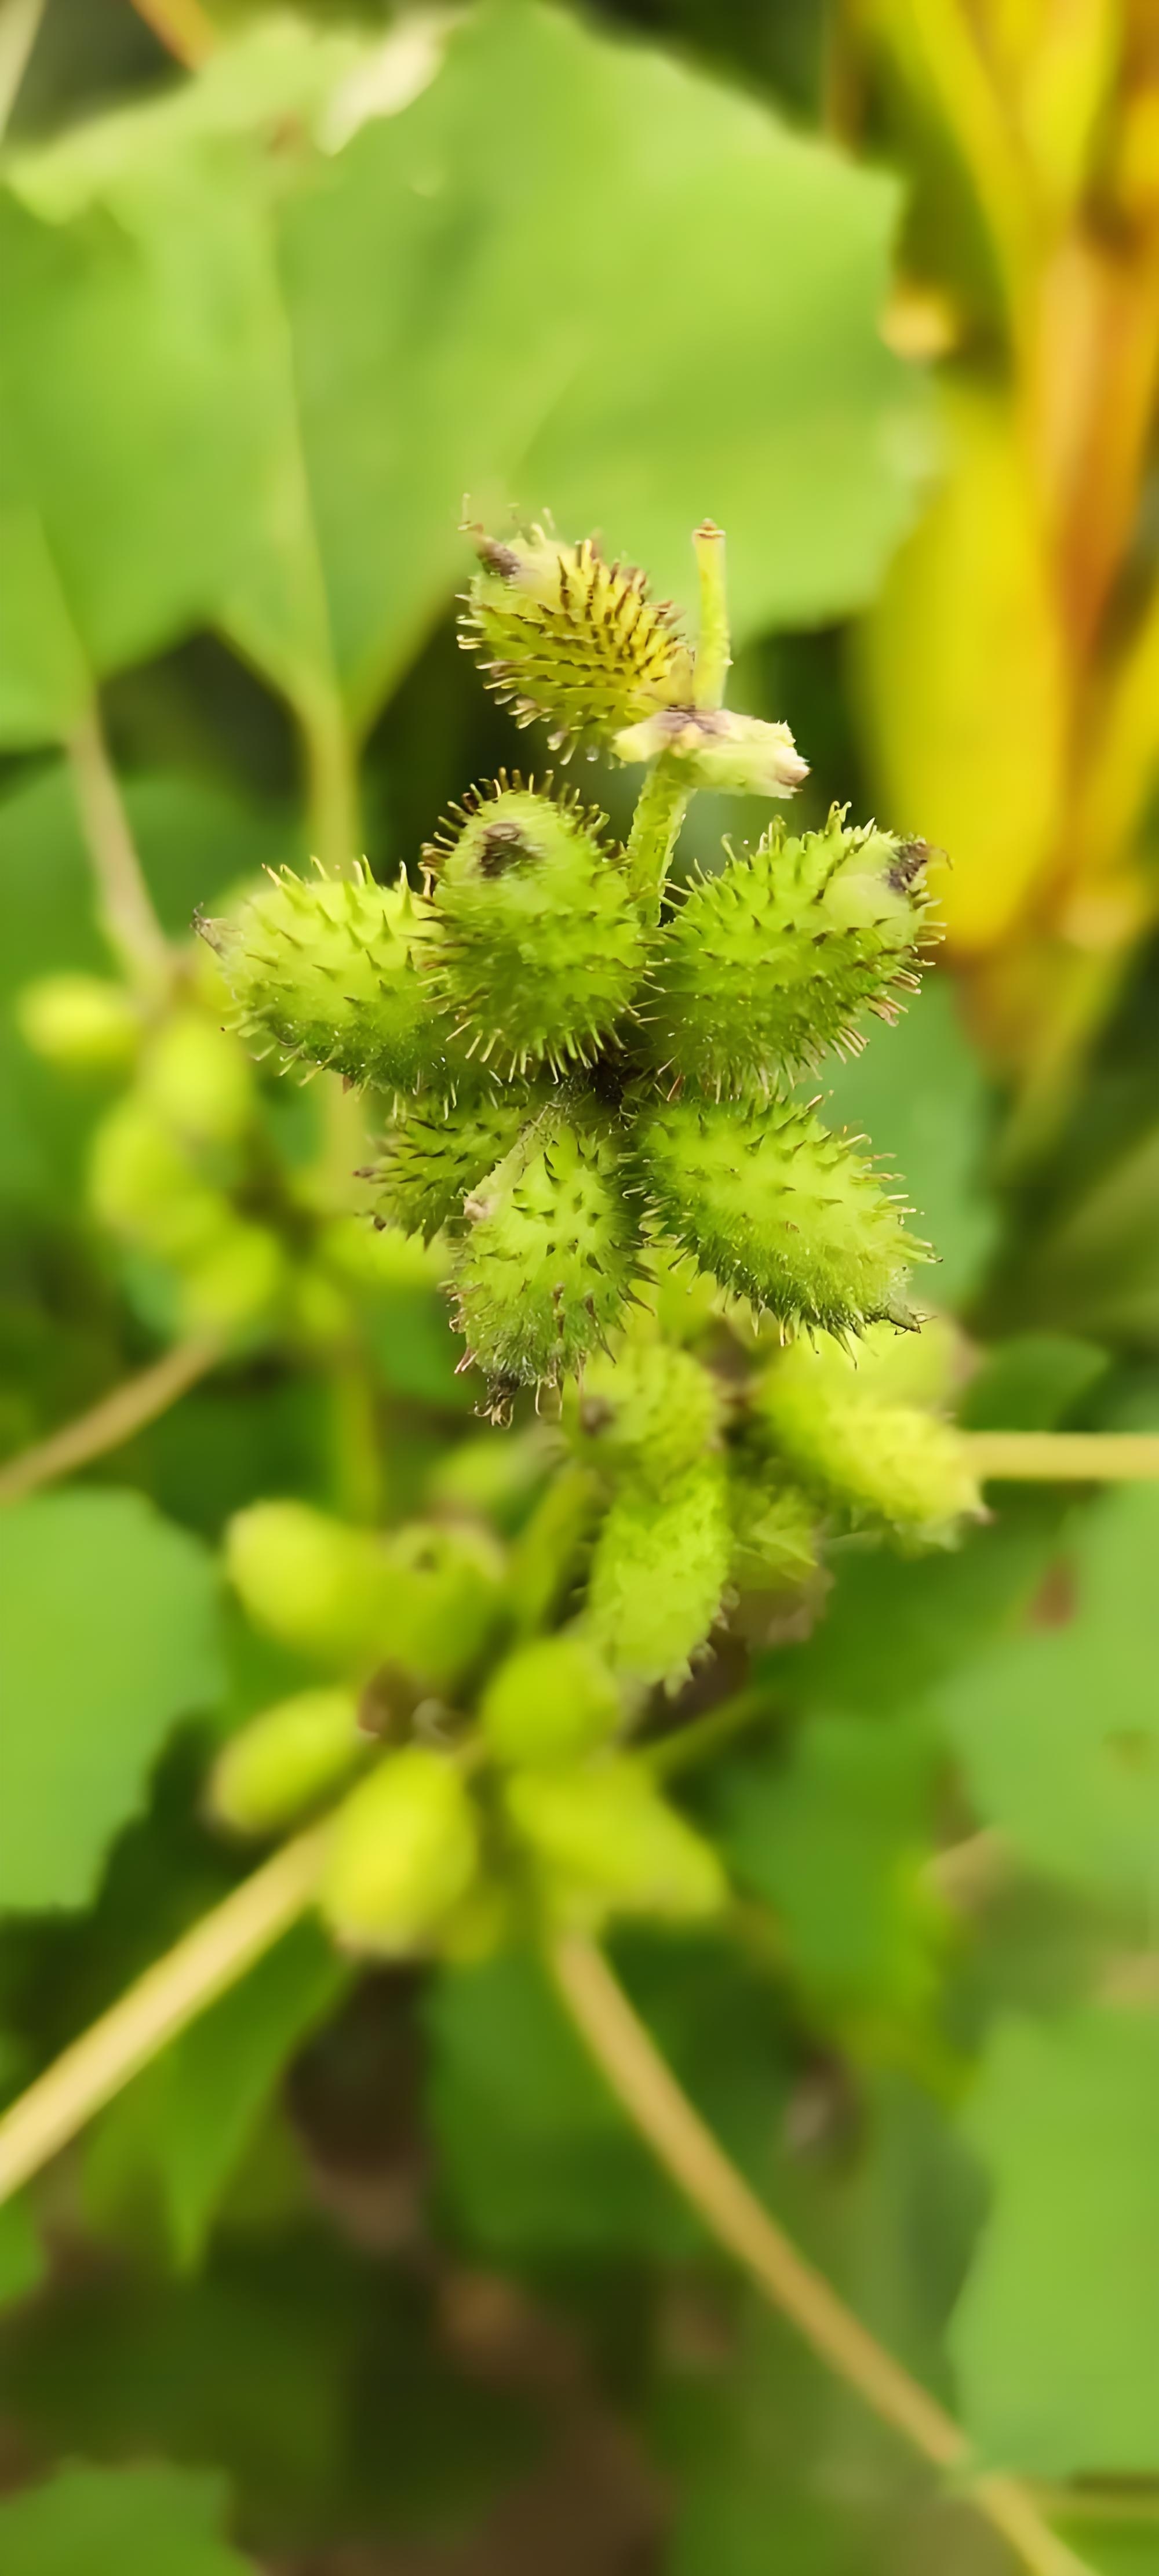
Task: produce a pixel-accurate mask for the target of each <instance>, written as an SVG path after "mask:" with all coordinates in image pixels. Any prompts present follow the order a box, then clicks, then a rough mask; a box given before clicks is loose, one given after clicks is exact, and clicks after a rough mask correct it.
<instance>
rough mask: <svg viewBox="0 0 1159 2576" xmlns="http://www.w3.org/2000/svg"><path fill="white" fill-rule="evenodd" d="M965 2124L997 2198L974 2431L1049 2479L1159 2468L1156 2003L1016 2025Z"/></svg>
mask: <svg viewBox="0 0 1159 2576" xmlns="http://www.w3.org/2000/svg"><path fill="white" fill-rule="evenodd" d="M967 2125H968V2130H969V2134H970V2136H971V2138H972V2139H973V2141H974V2142H975V2144H976V2145H977V2147H978V2148H979V2150H980V2152H981V2154H982V2156H983V2157H984V2159H985V2162H986V2165H987V2167H988V2169H989V2172H990V2176H991V2180H992V2184H993V2203H992V2207H991V2212H990V2217H989V2220H988V2223H987V2225H986V2227H985V2229H984V2231H983V2236H982V2242H981V2245H980V2248H979V2251H978V2254H977V2256H976V2258H975V2262H974V2265H973V2269H972V2271H971V2273H970V2277H969V2280H968V2282H967V2285H966V2288H965V2291H964V2293H963V2296H962V2299H961V2301H960V2303H959V2306H958V2309H957V2312H956V2315H955V2319H954V2325H953V2335H952V2340H953V2350H954V2355H955V2359H956V2361H957V2365H958V2371H959V2376H960V2381H961V2386H962V2391H963V2396H964V2400H965V2410H966V2416H967V2420H968V2423H969V2427H970V2430H971V2432H972V2433H973V2436H974V2438H975V2440H976V2441H977V2442H978V2443H979V2444H980V2446H981V2448H982V2449H983V2451H984V2452H985V2453H986V2454H987V2456H988V2457H989V2458H991V2459H995V2460H1001V2461H1002V2462H1003V2464H1004V2465H1005V2464H1007V2463H1009V2464H1010V2465H1011V2466H1012V2467H1015V2468H1018V2469H1022V2470H1028V2471H1030V2472H1031V2473H1032V2474H1033V2475H1036V2476H1040V2477H1060V2476H1069V2475H1073V2474H1078V2473H1082V2472H1088V2473H1101V2474H1102V2475H1113V2474H1115V2473H1116V2472H1118V2473H1121V2474H1126V2475H1132V2476H1147V2475H1151V2476H1153V2475H1154V2473H1155V2471H1156V2469H1159V2225H1157V2223H1156V2204H1155V2170H1156V2163H1157V2160H1159V2049H1157V2048H1156V2044H1155V2031H1154V2026H1153V2024H1152V2022H1151V2021H1150V2020H1149V2019H1148V2018H1147V2017H1146V2016H1145V2015H1143V2014H1136V2013H1126V2012H1123V2013H1114V2012H1109V2011H1098V2010H1094V2009H1088V2010H1086V2011H1080V2012H1075V2013H1072V2014H1070V2015H1068V2016H1066V2017H1065V2018H1063V2019H1061V2020H1058V2021H1054V2022H1050V2023H1039V2024H1036V2023H1033V2022H1029V2021H1008V2022H1005V2023H1002V2024H1000V2025H999V2027H998V2029H997V2030H996V2031H995V2033H994V2035H993V2038H992V2039H991V2041H990V2044H989V2047H988V2049H987V2053H986V2058H985V2061H984V2065H983V2069H982V2076H981V2083H980V2088H979V2091H978V2093H977V2095H976V2096H975V2098H974V2100H973V2102H972V2104H971V2106H970V2111H969V2115H968V2124H967Z"/></svg>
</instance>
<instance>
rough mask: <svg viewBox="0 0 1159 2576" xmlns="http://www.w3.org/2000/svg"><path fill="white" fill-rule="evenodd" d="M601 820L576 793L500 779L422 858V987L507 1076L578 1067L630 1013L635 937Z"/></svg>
mask: <svg viewBox="0 0 1159 2576" xmlns="http://www.w3.org/2000/svg"><path fill="white" fill-rule="evenodd" d="M603 821H604V817H603V816H602V815H600V814H595V813H586V812H585V810H584V808H583V807H582V806H581V804H580V803H579V800H578V798H575V797H558V798H556V797H552V796H550V795H548V794H547V793H546V792H537V791H536V790H535V788H534V787H524V786H522V785H521V784H519V783H516V784H514V785H512V786H508V785H507V784H506V783H505V782H503V783H500V784H499V785H497V786H496V787H494V788H493V789H491V790H490V791H489V792H485V793H483V794H481V795H478V796H476V797H475V798H474V799H473V800H472V801H471V802H470V803H469V804H468V805H467V806H466V808H461V809H460V820H459V828H458V830H457V831H455V832H454V833H453V834H451V835H449V836H447V837H445V838H444V839H442V840H437V841H434V842H432V843H430V845H429V846H428V848H427V850H426V851H425V852H424V857H425V859H426V861H427V863H428V865H429V868H430V870H431V877H430V901H431V907H432V911H433V914H434V918H435V921H436V923H437V925H438V929H439V933H440V937H439V940H438V943H437V946H436V947H435V949H434V951H433V954H432V962H431V969H430V971H431V977H432V985H433V989H434V990H435V991H436V992H437V994H438V996H439V999H440V1001H441V1002H442V1003H443V1004H444V1005H445V1007H446V1009H447V1012H448V1014H449V1015H451V1017H453V1022H454V1029H453V1034H454V1037H455V1039H456V1040H459V1039H461V1040H462V1042H463V1044H464V1046H465V1048H466V1051H467V1054H468V1056H474V1055H476V1054H478V1056H479V1058H480V1061H481V1062H482V1063H485V1064H490V1063H495V1064H496V1065H498V1066H499V1067H500V1069H501V1070H503V1071H506V1072H508V1073H513V1072H519V1073H525V1072H526V1071H527V1068H528V1066H529V1065H530V1066H532V1067H534V1066H536V1065H539V1064H542V1063H547V1064H548V1065H549V1066H550V1067H551V1068H552V1070H553V1071H555V1072H561V1071H563V1070H565V1069H566V1068H567V1067H568V1066H571V1065H574V1064H583V1065H586V1064H590V1063H591V1062H592V1061H593V1058H594V1055H595V1052H596V1049H597V1047H598V1045H599V1042H600V1040H601V1039H602V1038H604V1037H606V1036H608V1034H609V1033H610V1031H611V1030H612V1028H613V1027H614V1025H615V1023H616V1021H617V1020H618V1019H620V1018H621V1017H622V1016H623V1014H624V1012H625V1011H626V1010H627V1009H628V1008H629V1007H630V1004H631V998H632V994H633V992H634V991H635V988H636V985H637V983H638V981H639V977H640V972H641V968H642V965H643V937H644V935H643V928H642V924H641V922H640V918H639V914H638V912H637V909H636V906H635V904H634V903H633V900H632V894H631V890H630V887H629V885H628V881H627V878H626V877H625V876H624V874H623V872H622V870H621V869H620V868H619V866H618V865H617V862H616V859H615V858H614V857H613V856H612V854H611V853H610V852H609V851H607V850H606V849H604V848H603V846H602V845H601V842H600V840H599V837H598V832H599V827H600V825H601V824H602V822H603Z"/></svg>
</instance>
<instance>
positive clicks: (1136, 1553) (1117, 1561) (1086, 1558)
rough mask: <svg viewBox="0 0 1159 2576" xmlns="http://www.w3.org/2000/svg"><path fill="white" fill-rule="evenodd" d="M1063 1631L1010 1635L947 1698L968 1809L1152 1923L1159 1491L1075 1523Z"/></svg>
mask: <svg viewBox="0 0 1159 2576" xmlns="http://www.w3.org/2000/svg"><path fill="white" fill-rule="evenodd" d="M1066 1538H1067V1544H1066V1573H1067V1580H1068V1581H1069V1584H1070V1585H1071V1586H1072V1587H1073V1603H1072V1602H1071V1601H1070V1600H1069V1599H1068V1597H1067V1594H1066V1592H1065V1590H1064V1591H1063V1593H1062V1595H1061V1597H1060V1601H1059V1605H1058V1615H1059V1617H1060V1619H1061V1624H1056V1625H1053V1626H1046V1627H1041V1628H1038V1629H1036V1630H1033V1631H1031V1632H1030V1633H1027V1634H1023V1635H1021V1636H1015V1637H1011V1638H1009V1639H1008V1640H1007V1641H1005V1642H1004V1643H1001V1644H998V1645H996V1646H995V1647H994V1649H993V1650H992V1651H991V1652H990V1653H989V1654H987V1655H985V1656H983V1657H982V1658H981V1659H980V1660H977V1661H974V1662H973V1663H971V1664H969V1665H966V1666H964V1667H963V1668H962V1670H961V1671H960V1672H958V1673H955V1674H951V1675H949V1676H948V1677H947V1678H946V1680H945V1681H944V1682H943V1683H942V1684H941V1686H940V1688H939V1690H938V1693H937V1707H938V1710H939V1714H940V1716H941V1719H942V1722H943V1724H944V1725H945V1727H946V1730H947V1732H948V1734H949V1736H950V1739H951V1741H952V1743H953V1745H954V1747H955V1750H956V1752H957V1755H958V1758H959V1761H960V1763H961V1766H962V1771H963V1775H964V1779H965V1784H966V1788H967V1791H968V1793H969V1796H970V1799H971V1801H972V1803H973V1805H974V1807H975V1808H976V1810H977V1813H978V1815H979V1816H980V1817H981V1818H982V1819H983V1820H984V1821H985V1822H986V1823H988V1824H994V1825H999V1826H1001V1828H1002V1830H1003V1832H1004V1833H1005V1834H1007V1835H1008V1836H1009V1838H1010V1840H1011V1842H1012V1843H1013V1844H1014V1845H1015V1846H1016V1848H1017V1850H1018V1851H1019V1852H1021V1853H1022V1855H1023V1856H1024V1858H1025V1859H1027V1860H1029V1861H1032V1862H1034V1863H1035V1864H1037V1865H1038V1866H1039V1867H1041V1868H1043V1869H1045V1870H1048V1871H1056V1872H1057V1873H1058V1874H1059V1875H1060V1876H1061V1877H1062V1878H1064V1879H1067V1880H1069V1881H1071V1883H1072V1884H1074V1885H1076V1886H1078V1887H1082V1888H1090V1889H1094V1890H1096V1891H1100V1890H1101V1891H1105V1892H1106V1894H1107V1895H1109V1896H1110V1897H1112V1898H1115V1899H1117V1900H1120V1901H1122V1902H1126V1903H1128V1904H1130V1905H1131V1906H1132V1907H1135V1908H1139V1909H1142V1910H1143V1912H1144V1913H1145V1914H1146V1915H1147V1916H1148V1918H1149V1916H1150V1913H1151V1910H1152V1909H1153V1907H1154V1902H1155V1897H1156V1893H1157V1891H1159V1694H1157V1692H1156V1683H1155V1673H1156V1655H1157V1652H1159V1606H1157V1603H1156V1596H1155V1573H1154V1569H1155V1562H1156V1551H1157V1549H1159V1491H1157V1490H1156V1489H1155V1488H1154V1487H1153V1486H1142V1485H1141V1486H1137V1487H1134V1488H1126V1489H1122V1490H1120V1491H1119V1492H1117V1493H1113V1494H1111V1495H1109V1496H1107V1498H1106V1499H1105V1500H1103V1501H1101V1502H1099V1503H1098V1504H1096V1505H1095V1506H1093V1507H1092V1508H1091V1509H1089V1510H1088V1511H1087V1512H1085V1513H1083V1514H1081V1515H1076V1516H1075V1517H1074V1518H1073V1520H1072V1521H1071V1522H1070V1523H1069V1524H1068V1528H1067V1534H1066Z"/></svg>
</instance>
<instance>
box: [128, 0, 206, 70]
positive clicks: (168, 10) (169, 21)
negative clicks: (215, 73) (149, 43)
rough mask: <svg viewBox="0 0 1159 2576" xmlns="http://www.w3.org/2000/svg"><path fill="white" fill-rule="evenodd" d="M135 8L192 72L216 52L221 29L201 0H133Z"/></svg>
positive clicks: (148, 25)
mask: <svg viewBox="0 0 1159 2576" xmlns="http://www.w3.org/2000/svg"><path fill="white" fill-rule="evenodd" d="M133 7H134V8H135V10H136V12H137V16H138V17H139V18H143V19H144V21H145V24H146V26H147V27H151V28H152V30H153V33H154V35H155V36H156V37H157V38H158V40H159V42H160V43H161V44H163V45H164V47H165V49H166V52H167V53H170V54H173V55H174V56H175V57H176V59H177V61H178V62H179V63H185V64H186V65H187V67H188V69H189V70H190V71H195V70H196V68H197V65H198V63H203V62H205V61H206V59H207V57H208V56H209V55H210V54H211V53H212V51H213V48H214V46H215V45H216V43H217V30H216V28H215V26H214V24H213V20H212V19H211V18H208V17H207V16H206V13H205V11H204V9H203V8H202V6H201V0H133Z"/></svg>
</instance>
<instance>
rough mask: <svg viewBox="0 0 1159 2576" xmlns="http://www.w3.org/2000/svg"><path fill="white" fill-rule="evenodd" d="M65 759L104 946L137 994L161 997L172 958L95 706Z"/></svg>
mask: <svg viewBox="0 0 1159 2576" xmlns="http://www.w3.org/2000/svg"><path fill="white" fill-rule="evenodd" d="M68 760H69V767H70V769H71V771H72V779H73V786H74V788H75V790H76V800H77V805H78V807H79V809H80V818H81V823H82V825H83V828H84V835H85V839H86V841H87V843H88V847H89V854H90V857H91V859H92V863H93V873H94V875H95V877H96V882H97V891H98V896H99V901H100V910H101V917H102V922H103V926H104V930H105V933H106V936H107V938H108V941H109V944H110V946H111V947H112V948H113V950H114V951H115V953H116V955H117V957H118V958H119V960H120V963H121V966H122V968H123V969H124V972H125V974H126V975H127V976H128V977H129V978H130V980H131V982H132V983H133V984H135V985H136V987H137V989H138V990H139V991H142V992H146V993H151V994H156V993H159V992H160V993H163V992H164V991H165V989H166V987H167V986H168V984H169V982H170V980H171V977H172V971H173V959H172V954H171V951H170V948H169V943H168V941H167V939H166V937H165V933H164V931H163V930H162V928H161V924H160V922H159V921H158V919H157V915H156V913H155V911H154V909H153V898H152V896H151V894H150V892H149V889H148V886H147V885H146V883H145V876H144V871H143V869H142V866H141V862H140V859H139V857H138V855H137V848H136V844H135V842H134V840H133V835H132V832H131V831H130V829H129V818H128V815H127V814H126V812H125V806H124V800H123V798H122V795H121V790H120V785H119V783H118V780H117V775H116V771H115V770H114V768H113V765H112V762H111V760H110V759H109V754H108V748H107V745H106V743H105V737H104V734H103V732H102V730H101V720H100V715H99V712H98V710H97V708H96V706H95V705H94V706H92V707H91V708H90V710H89V713H88V714H87V716H86V717H85V719H84V721H83V723H82V724H79V725H78V726H77V729H76V731H75V733H74V734H73V736H72V738H71V741H70V742H69V745H68Z"/></svg>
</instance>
